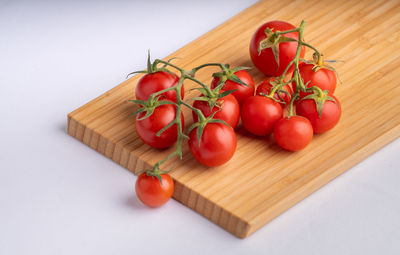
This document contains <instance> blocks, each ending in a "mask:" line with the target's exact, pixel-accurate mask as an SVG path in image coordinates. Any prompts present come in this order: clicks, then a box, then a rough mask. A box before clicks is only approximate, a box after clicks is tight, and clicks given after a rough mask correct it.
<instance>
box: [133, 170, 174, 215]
mask: <svg viewBox="0 0 400 255" xmlns="http://www.w3.org/2000/svg"><path fill="white" fill-rule="evenodd" d="M161 180H162V184H161V183H160V181H159V180H158V178H157V177H154V176H148V175H147V173H142V174H141V175H139V177H138V178H137V180H136V185H135V190H136V195H137V197H138V198H139V199H140V201H142V202H143V203H144V204H146V205H148V206H150V207H159V206H161V205H163V204H165V203H166V202H167V201H168V200H169V199H170V198H171V197H172V194H174V181H173V180H172V178H171V176H169V174H162V175H161Z"/></svg>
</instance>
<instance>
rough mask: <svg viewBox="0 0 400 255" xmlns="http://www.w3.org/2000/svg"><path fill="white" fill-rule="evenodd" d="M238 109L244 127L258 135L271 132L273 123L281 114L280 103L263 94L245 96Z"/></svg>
mask: <svg viewBox="0 0 400 255" xmlns="http://www.w3.org/2000/svg"><path fill="white" fill-rule="evenodd" d="M240 111H241V117H242V123H243V126H244V128H245V129H246V130H247V131H249V132H250V133H252V134H254V135H259V136H266V135H269V134H271V133H272V131H273V128H274V126H275V123H276V122H277V121H278V120H280V119H281V118H282V115H283V113H282V107H281V106H280V104H279V103H278V102H276V101H275V100H273V99H271V98H268V97H265V96H252V97H249V98H247V99H246V101H244V102H243V105H242V107H241V109H240Z"/></svg>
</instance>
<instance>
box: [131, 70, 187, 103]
mask: <svg viewBox="0 0 400 255" xmlns="http://www.w3.org/2000/svg"><path fill="white" fill-rule="evenodd" d="M178 81H179V77H178V76H177V75H172V74H170V73H167V72H164V71H158V72H155V73H148V74H145V75H144V76H143V77H142V78H140V80H139V81H138V83H137V85H136V99H137V100H148V99H149V96H150V95H151V94H153V93H155V92H158V91H161V90H164V89H166V88H169V87H173V86H175V85H176V84H177V83H178ZM184 94H185V90H184V88H183V85H182V89H181V98H182V99H183V97H184ZM161 95H163V96H165V97H161V98H160V99H162V100H170V101H173V102H176V92H175V90H170V91H167V92H165V93H162V94H161Z"/></svg>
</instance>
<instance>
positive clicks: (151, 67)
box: [126, 50, 176, 79]
mask: <svg viewBox="0 0 400 255" xmlns="http://www.w3.org/2000/svg"><path fill="white" fill-rule="evenodd" d="M174 59H176V58H170V59H168V60H167V63H170V62H171V61H172V60H174ZM157 64H158V63H157V62H156V61H154V62H153V63H152V62H151V58H150V50H149V51H148V52H147V69H146V70H140V71H134V72H131V73H129V74H128V75H127V76H126V78H127V79H128V77H129V76H131V75H133V74H138V73H143V74H152V73H157V72H167V73H169V74H171V75H173V76H176V74H174V73H173V72H171V71H170V70H168V69H167V64H164V65H162V66H161V67H157Z"/></svg>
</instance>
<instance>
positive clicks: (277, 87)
mask: <svg viewBox="0 0 400 255" xmlns="http://www.w3.org/2000/svg"><path fill="white" fill-rule="evenodd" d="M268 82H269V84H271V91H270V93H269V94H266V93H260V95H262V96H265V97H268V98H271V99H272V100H274V101H276V102H277V103H280V104H284V105H285V106H286V102H285V100H284V99H283V98H282V95H281V93H285V94H286V95H288V96H291V95H290V93H289V92H288V91H286V90H284V89H282V88H283V86H285V85H287V84H289V83H290V82H284V80H283V79H282V78H279V77H277V78H276V79H270V80H269V81H268ZM275 94H276V95H277V96H278V98H279V99H277V98H275Z"/></svg>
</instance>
